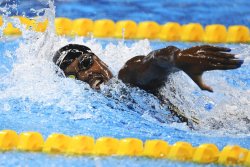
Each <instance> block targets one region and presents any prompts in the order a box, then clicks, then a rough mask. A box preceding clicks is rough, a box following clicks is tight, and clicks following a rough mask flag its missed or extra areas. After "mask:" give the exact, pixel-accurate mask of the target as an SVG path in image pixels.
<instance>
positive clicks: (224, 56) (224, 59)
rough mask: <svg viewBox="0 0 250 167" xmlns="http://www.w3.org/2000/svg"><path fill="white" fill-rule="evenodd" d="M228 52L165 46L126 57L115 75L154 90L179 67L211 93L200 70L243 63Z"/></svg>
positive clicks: (214, 49) (219, 49)
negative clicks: (146, 53) (145, 54)
mask: <svg viewBox="0 0 250 167" xmlns="http://www.w3.org/2000/svg"><path fill="white" fill-rule="evenodd" d="M230 51H231V50H230V49H229V48H224V47H215V46H209V45H202V46H196V47H191V48H188V49H185V50H180V49H179V48H177V47H174V46H168V47H166V48H163V49H159V50H155V51H152V52H150V53H149V54H148V55H147V56H137V57H134V58H132V59H130V60H129V61H128V62H127V63H126V64H125V65H124V67H123V68H122V69H121V70H120V72H119V74H118V77H119V78H120V79H121V80H123V82H125V83H130V84H132V85H135V86H138V87H141V88H143V89H146V90H149V91H155V90H157V89H158V88H160V87H161V86H162V85H163V82H164V81H165V79H166V76H167V75H169V73H171V72H174V71H176V70H183V71H184V72H185V73H186V74H187V75H188V76H189V77H190V78H191V79H192V80H193V81H194V82H195V83H196V84H197V85H198V86H199V87H200V88H201V89H202V90H207V91H210V92H212V91H213V90H212V88H211V87H209V86H207V85H206V84H204V82H203V80H202V74H203V72H205V71H210V70H229V69H236V68H239V67H240V66H241V64H242V63H243V61H242V60H239V59H237V58H235V55H234V54H230V53H228V52H230Z"/></svg>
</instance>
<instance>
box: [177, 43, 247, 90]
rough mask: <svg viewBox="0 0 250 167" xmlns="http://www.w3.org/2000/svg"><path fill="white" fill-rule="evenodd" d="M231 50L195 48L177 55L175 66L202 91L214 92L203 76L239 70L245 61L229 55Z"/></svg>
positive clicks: (207, 47) (208, 46) (212, 47)
mask: <svg viewBox="0 0 250 167" xmlns="http://www.w3.org/2000/svg"><path fill="white" fill-rule="evenodd" d="M230 51H231V49H229V48H225V47H216V46H210V45H202V46H195V47H192V48H189V49H185V50H182V51H180V52H179V53H178V54H176V55H175V65H176V67H178V68H179V69H181V70H183V71H184V72H185V73H186V74H187V75H188V76H189V77H190V78H191V79H192V80H193V81H194V82H195V83H196V84H197V85H198V86H199V87H200V88H201V89H202V90H207V91H209V92H213V89H212V88H211V87H209V86H207V85H206V84H205V83H204V82H203V80H202V74H203V72H205V71H210V70H230V69H236V68H239V67H240V66H241V65H242V64H243V60H239V59H237V58H235V54H231V53H228V52H230Z"/></svg>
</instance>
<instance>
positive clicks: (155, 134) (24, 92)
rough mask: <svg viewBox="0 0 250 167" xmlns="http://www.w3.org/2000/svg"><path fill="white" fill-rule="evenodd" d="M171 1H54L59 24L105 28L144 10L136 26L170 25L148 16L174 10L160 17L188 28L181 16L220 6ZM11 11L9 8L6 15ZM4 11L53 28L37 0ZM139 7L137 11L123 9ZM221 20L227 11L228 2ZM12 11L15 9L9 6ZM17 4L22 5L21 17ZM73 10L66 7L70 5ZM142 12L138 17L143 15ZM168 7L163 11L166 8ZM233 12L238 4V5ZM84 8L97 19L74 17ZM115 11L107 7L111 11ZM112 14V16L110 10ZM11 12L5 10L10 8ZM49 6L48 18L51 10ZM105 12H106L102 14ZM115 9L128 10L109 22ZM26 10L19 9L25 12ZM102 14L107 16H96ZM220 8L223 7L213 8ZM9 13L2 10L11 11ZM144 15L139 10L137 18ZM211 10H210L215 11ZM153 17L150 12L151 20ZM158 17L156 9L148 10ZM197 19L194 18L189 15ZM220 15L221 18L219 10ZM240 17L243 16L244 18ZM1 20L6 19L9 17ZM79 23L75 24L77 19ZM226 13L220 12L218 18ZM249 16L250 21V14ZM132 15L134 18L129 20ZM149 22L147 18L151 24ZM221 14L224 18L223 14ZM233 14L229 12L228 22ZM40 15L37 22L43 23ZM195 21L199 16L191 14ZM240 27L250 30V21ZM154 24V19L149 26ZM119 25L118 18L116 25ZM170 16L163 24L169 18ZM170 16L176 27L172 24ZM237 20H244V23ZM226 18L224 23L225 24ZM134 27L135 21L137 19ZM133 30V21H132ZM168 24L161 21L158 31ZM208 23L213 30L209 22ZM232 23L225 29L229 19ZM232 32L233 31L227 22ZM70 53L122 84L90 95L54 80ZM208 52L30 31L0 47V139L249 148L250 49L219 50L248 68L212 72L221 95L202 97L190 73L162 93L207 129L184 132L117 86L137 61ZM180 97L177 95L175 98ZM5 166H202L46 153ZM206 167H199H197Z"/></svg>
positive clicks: (7, 159) (6, 156)
mask: <svg viewBox="0 0 250 167" xmlns="http://www.w3.org/2000/svg"><path fill="white" fill-rule="evenodd" d="M166 2H167V1H164V2H163V1H159V2H158V3H153V4H151V3H149V2H148V3H146V2H141V1H122V2H120V3H118V2H115V1H91V2H89V3H87V1H82V2H80V1H67V2H66V1H55V6H56V16H67V17H70V18H76V17H77V16H78V15H77V13H78V14H79V17H89V18H91V19H99V18H102V17H106V18H109V19H113V20H121V19H123V18H125V19H129V17H131V16H125V13H127V11H129V10H132V11H134V10H136V9H137V11H138V9H140V11H145V12H144V14H142V15H138V17H135V19H138V20H135V21H143V20H144V19H145V20H146V19H150V20H154V21H159V22H160V23H161V21H162V20H163V19H162V18H161V17H160V16H159V17H157V14H154V12H152V11H149V12H146V11H147V10H148V9H149V8H148V6H151V5H156V6H172V7H173V9H172V10H170V9H169V10H166V11H165V9H163V8H159V7H157V8H154V9H155V10H156V9H157V10H156V11H158V13H164V15H165V16H168V17H166V19H164V20H165V21H166V22H167V21H180V23H185V22H191V21H193V20H192V19H191V20H189V19H190V17H187V18H185V17H181V18H182V19H180V18H179V17H177V16H180V15H181V14H182V13H180V11H178V10H176V11H175V12H174V14H172V13H173V10H174V6H176V5H179V6H185V10H188V9H190V11H200V10H206V6H207V5H205V4H206V3H208V6H213V4H214V3H215V1H214V2H213V3H212V1H211V3H209V2H206V3H205V2H204V3H201V2H200V3H198V2H196V1H176V2H172V3H170V2H169V4H168V5H166V4H165V3H166ZM3 3H7V5H3ZM3 3H2V6H1V7H3V8H4V9H6V8H7V9H8V10H6V11H10V13H7V14H6V12H5V14H6V15H11V14H14V13H15V12H17V13H23V12H25V15H27V16H32V15H34V13H36V12H33V13H32V12H31V11H30V10H29V8H28V9H27V6H32V5H33V6H34V10H33V11H41V12H40V13H38V14H39V15H44V16H42V17H47V18H49V19H50V20H53V17H54V15H51V13H53V12H54V9H53V7H54V4H52V3H50V5H48V3H46V1H42V0H39V1H37V2H30V1H22V2H21V1H14V2H13V1H11V2H10V1H6V2H3ZM127 3H130V4H131V3H132V4H137V6H136V5H130V6H128V5H126V6H125V7H124V5H123V4H127ZM221 3H222V4H225V7H224V8H223V9H221V10H222V11H223V10H225V9H227V8H226V6H227V5H228V2H227V1H221ZM9 4H12V6H10V5H9ZM13 4H19V5H20V6H18V8H15V5H14V7H13ZM66 4H67V5H66ZM138 4H139V5H140V7H138ZM160 4H161V5H160ZM232 4H233V3H232ZM76 5H78V6H80V7H78V9H79V10H81V11H90V12H89V13H93V12H95V11H98V10H101V9H102V10H104V11H102V12H95V16H94V15H87V14H86V15H85V14H84V12H77V13H75V12H74V11H72V9H71V8H73V7H74V8H75V6H76ZM105 5H107V6H105ZM110 5H112V7H111V8H108V6H110ZM4 6H5V7H4ZM48 6H50V8H49V7H48ZM100 6H101V7H100ZM113 6H120V7H121V6H123V7H124V8H125V9H124V11H120V12H121V15H118V16H117V15H116V16H114V14H110V13H109V12H110V9H113V8H114V7H113ZM235 6H238V7H236V8H237V9H235V8H233V9H232V10H233V12H232V13H234V12H239V13H241V12H242V11H244V10H245V8H247V7H248V1H239V3H237V4H235ZM19 7H20V8H19ZM97 7H100V8H97ZM213 7H215V5H214V6H213ZM3 8H2V9H3ZM134 8H136V9H134ZM211 8H212V7H210V9H211ZM144 9H145V10H144ZM150 9H151V8H150ZM191 9H194V10H191ZM212 9H214V8H212ZM240 9H242V10H240ZM1 11H2V12H3V11H4V10H1ZM62 11H65V15H63V12H62ZM69 11H71V12H72V15H69V14H70V12H69ZM216 11H218V9H217V10H216ZM248 12H249V11H248ZM130 13H131V12H130ZM145 13H148V14H145ZM221 13H222V14H223V12H221ZM225 13H227V12H226V11H225V12H224V14H225ZM36 14H37V13H36ZM193 14H194V13H193ZM244 14H246V15H245V16H244V17H242V18H241V19H238V20H237V23H238V24H245V22H246V23H248V21H249V20H248V19H249V15H248V14H247V12H244ZM151 15H152V16H151ZM112 16H114V17H112ZM161 16H162V15H161ZM170 16H172V17H173V20H170V18H169V17H170ZM194 16H195V17H194V18H193V19H197V21H199V22H201V23H203V21H204V23H203V24H204V25H205V24H210V23H214V21H218V22H219V19H217V20H216V17H217V16H218V15H217V14H216V17H215V18H212V16H210V15H206V14H202V17H204V18H205V19H201V18H199V17H198V16H197V15H194ZM237 16H238V15H237ZM221 17H224V18H225V17H226V16H225V15H222V16H221ZM130 19H132V17H131V18H130ZM133 20H134V19H133ZM160 20H161V21H160ZM209 20H213V22H210V21H209ZM223 20H225V19H223ZM220 23H225V24H234V22H233V21H232V22H230V20H227V22H220ZM68 43H78V44H84V45H87V46H89V47H90V48H91V49H92V51H93V52H94V53H96V54H97V55H98V56H99V57H100V58H101V59H102V60H103V61H104V62H105V63H107V64H108V66H109V67H110V69H111V71H112V72H113V74H114V75H115V77H114V78H113V79H112V80H111V81H110V82H109V83H108V84H106V85H103V86H102V87H101V90H100V91H95V90H92V89H91V88H90V87H89V86H88V85H87V84H85V83H82V82H79V81H76V80H73V79H70V78H64V77H59V76H58V75H57V74H56V73H55V71H56V69H57V67H56V66H55V65H54V64H53V63H52V61H51V59H52V57H53V53H54V52H55V51H56V50H57V49H59V48H60V47H62V46H64V45H66V44H68ZM200 44H201V43H181V42H161V41H148V40H140V41H133V40H122V39H121V40H113V39H93V38H89V37H87V38H80V37H76V38H67V37H58V36H56V35H55V34H54V32H53V30H52V29H49V31H47V32H46V33H43V34H41V33H35V32H32V31H29V30H24V33H23V36H22V37H19V38H14V39H12V38H10V37H2V38H1V42H0V53H1V54H0V108H1V109H0V129H13V130H15V131H17V132H24V131H38V132H40V133H41V134H42V135H43V136H44V137H47V136H48V135H50V134H51V133H55V132H58V133H63V134H67V135H70V136H73V135H78V134H82V135H90V136H93V137H95V138H99V137H102V136H111V137H115V138H125V137H136V138H139V139H141V140H143V141H145V140H148V139H163V140H166V141H167V142H168V143H169V144H174V143H175V142H177V141H187V142H190V143H191V144H192V145H193V146H198V145H200V144H202V143H214V144H216V145H217V146H218V147H219V148H220V149H222V148H223V147H224V146H225V145H229V144H235V145H240V146H242V147H245V148H248V149H249V148H250V140H249V139H250V128H249V127H250V126H249V124H250V121H249V119H250V111H249V108H250V103H249V101H250V77H249V76H250V75H249V74H250V64H249V62H250V59H249V52H250V47H249V45H247V44H219V45H220V46H226V47H229V48H232V52H233V53H236V54H237V56H238V57H240V58H241V59H244V64H243V66H242V67H241V68H239V69H237V70H231V71H211V72H207V73H205V75H204V80H205V82H206V83H207V84H208V85H210V86H212V87H213V88H214V93H209V92H206V91H201V90H200V89H199V88H198V87H197V86H196V85H195V84H194V83H193V82H192V80H191V79H190V78H188V77H187V76H186V75H185V74H184V73H183V72H178V73H174V74H172V75H171V76H170V80H169V82H168V83H166V86H165V87H164V88H163V89H162V93H163V94H164V95H165V96H166V97H169V98H170V99H171V102H172V103H174V104H175V105H178V106H179V107H180V108H182V109H184V110H185V111H186V114H187V115H189V116H196V117H198V118H199V119H200V124H199V125H194V129H190V128H188V126H187V125H186V124H185V123H178V122H176V120H175V119H174V118H171V117H169V111H168V110H167V106H165V105H162V104H161V103H160V102H159V100H158V99H157V98H156V97H154V96H153V95H151V94H149V93H147V92H145V91H143V90H140V89H139V88H132V87H129V86H127V85H125V84H123V83H122V82H121V81H119V80H118V79H117V73H118V71H119V69H120V68H121V67H122V66H123V64H124V63H125V62H126V61H127V60H128V59H130V58H132V57H134V56H136V55H143V54H144V55H146V54H148V53H149V52H150V51H152V50H154V49H158V48H162V47H165V46H168V45H174V46H177V47H179V48H182V49H185V48H187V47H191V46H195V45H200ZM173 88H174V89H175V90H176V93H175V94H173V93H171V91H169V90H170V89H173ZM0 165H2V166H24V165H27V166H35V165H37V166H62V165H66V166H82V165H85V166H146V165H148V166H153V165H154V166H167V165H169V166H170V165H171V166H180V165H185V166H194V165H197V164H192V163H184V164H183V163H178V162H171V161H168V160H156V159H148V158H129V157H94V156H93V157H66V156H62V155H46V154H41V153H20V152H16V151H13V152H6V153H1V156H0ZM197 166H198V165H197Z"/></svg>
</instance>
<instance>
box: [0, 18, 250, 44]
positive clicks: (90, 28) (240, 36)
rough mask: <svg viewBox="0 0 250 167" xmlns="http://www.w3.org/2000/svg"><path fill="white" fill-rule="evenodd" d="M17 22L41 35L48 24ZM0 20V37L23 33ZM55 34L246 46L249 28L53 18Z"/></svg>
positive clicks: (33, 21)
mask: <svg viewBox="0 0 250 167" xmlns="http://www.w3.org/2000/svg"><path fill="white" fill-rule="evenodd" d="M14 18H18V19H19V20H20V22H21V24H22V25H24V26H25V27H26V28H27V29H31V30H33V31H36V32H44V31H45V30H46V28H47V26H48V20H45V21H43V22H37V21H36V20H35V18H34V19H32V18H26V17H22V16H14ZM3 23H4V21H3V19H2V18H1V16H0V26H3V25H6V26H5V28H4V29H3V34H4V35H6V36H13V35H15V36H18V35H21V34H22V32H21V30H20V29H18V28H16V27H14V26H13V24H12V23H6V24H3ZM55 31H56V33H57V34H58V35H64V36H71V37H73V36H91V35H93V36H94V37H95V38H124V39H150V40H162V41H183V42H206V43H249V42H250V33H249V28H248V27H247V26H244V25H231V26H229V27H226V26H224V25H222V24H211V25H207V26H205V27H203V26H202V25H201V24H199V23H189V24H185V25H181V24H179V23H177V22H167V23H165V24H163V25H160V24H158V23H157V22H154V21H143V22H139V23H136V22H135V21H133V20H120V21H117V22H114V21H113V20H110V19H101V20H91V19H88V18H79V19H75V20H71V19H69V18H63V17H58V18H55Z"/></svg>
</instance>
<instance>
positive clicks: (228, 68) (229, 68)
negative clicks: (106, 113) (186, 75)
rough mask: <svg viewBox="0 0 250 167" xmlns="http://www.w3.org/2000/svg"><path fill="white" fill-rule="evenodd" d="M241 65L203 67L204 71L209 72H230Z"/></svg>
mask: <svg viewBox="0 0 250 167" xmlns="http://www.w3.org/2000/svg"><path fill="white" fill-rule="evenodd" d="M240 66H241V64H233V65H231V64H210V65H209V66H206V67H205V71H210V70H232V69H236V68H239V67H240Z"/></svg>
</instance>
